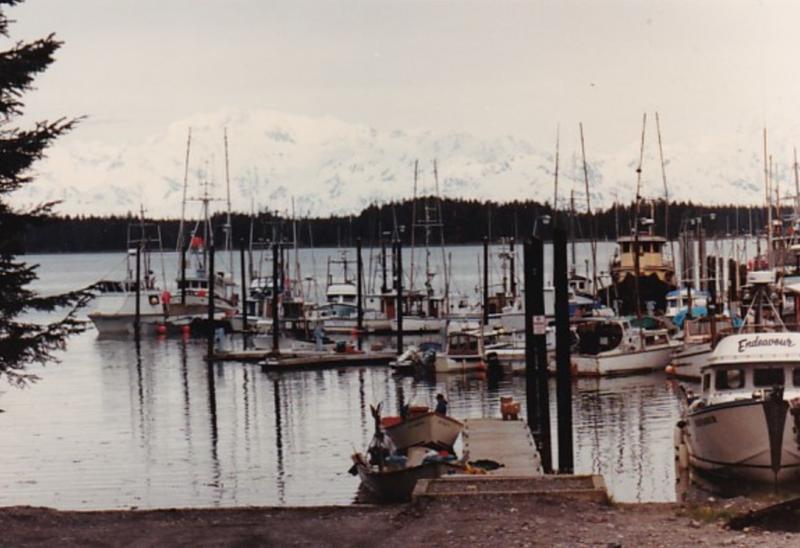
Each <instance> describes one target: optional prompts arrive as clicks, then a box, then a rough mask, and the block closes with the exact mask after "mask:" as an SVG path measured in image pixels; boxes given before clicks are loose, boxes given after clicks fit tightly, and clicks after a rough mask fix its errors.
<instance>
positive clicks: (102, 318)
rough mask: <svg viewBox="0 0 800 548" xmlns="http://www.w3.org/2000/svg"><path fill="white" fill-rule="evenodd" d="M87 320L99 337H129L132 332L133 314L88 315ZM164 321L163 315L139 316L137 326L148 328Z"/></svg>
mask: <svg viewBox="0 0 800 548" xmlns="http://www.w3.org/2000/svg"><path fill="white" fill-rule="evenodd" d="M89 319H90V320H91V321H92V323H93V324H94V327H95V329H97V333H98V334H100V335H130V334H133V332H134V321H135V319H136V316H135V315H134V314H102V313H92V314H89ZM163 321H164V314H141V315H140V316H139V326H140V327H141V328H143V329H144V328H149V327H150V326H152V325H154V324H156V323H160V322H163Z"/></svg>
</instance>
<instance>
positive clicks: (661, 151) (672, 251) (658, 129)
mask: <svg viewBox="0 0 800 548" xmlns="http://www.w3.org/2000/svg"><path fill="white" fill-rule="evenodd" d="M656 132H657V133H658V156H659V158H660V159H661V180H662V181H663V182H664V237H665V238H666V239H667V240H668V241H669V254H670V255H671V256H672V262H673V266H674V265H675V244H674V243H673V241H672V238H670V237H669V188H668V187H667V169H666V164H665V163H664V148H663V146H662V145H661V120H660V119H659V117H658V112H656ZM681 278H682V276H681V273H680V272H678V286H680V285H681Z"/></svg>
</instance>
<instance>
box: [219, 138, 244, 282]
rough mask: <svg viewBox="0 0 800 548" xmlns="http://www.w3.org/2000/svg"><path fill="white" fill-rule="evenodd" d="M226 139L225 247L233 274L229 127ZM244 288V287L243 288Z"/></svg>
mask: <svg viewBox="0 0 800 548" xmlns="http://www.w3.org/2000/svg"><path fill="white" fill-rule="evenodd" d="M223 138H224V141H225V191H226V193H227V200H228V216H227V219H226V222H225V249H227V250H228V268H229V269H230V272H231V275H233V226H232V225H231V178H230V164H229V162H228V128H225V129H224V130H223ZM242 290H244V288H242Z"/></svg>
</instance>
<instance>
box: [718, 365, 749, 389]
mask: <svg viewBox="0 0 800 548" xmlns="http://www.w3.org/2000/svg"><path fill="white" fill-rule="evenodd" d="M714 386H715V387H716V389H717V390H732V389H734V388H742V387H744V371H742V370H741V369H723V370H720V371H717V373H716V378H715V379H714Z"/></svg>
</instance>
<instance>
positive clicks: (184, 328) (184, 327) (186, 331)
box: [181, 325, 191, 335]
mask: <svg viewBox="0 0 800 548" xmlns="http://www.w3.org/2000/svg"><path fill="white" fill-rule="evenodd" d="M190 329H191V328H190V327H189V326H188V325H182V326H181V333H183V334H184V335H188V334H189V330H190Z"/></svg>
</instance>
